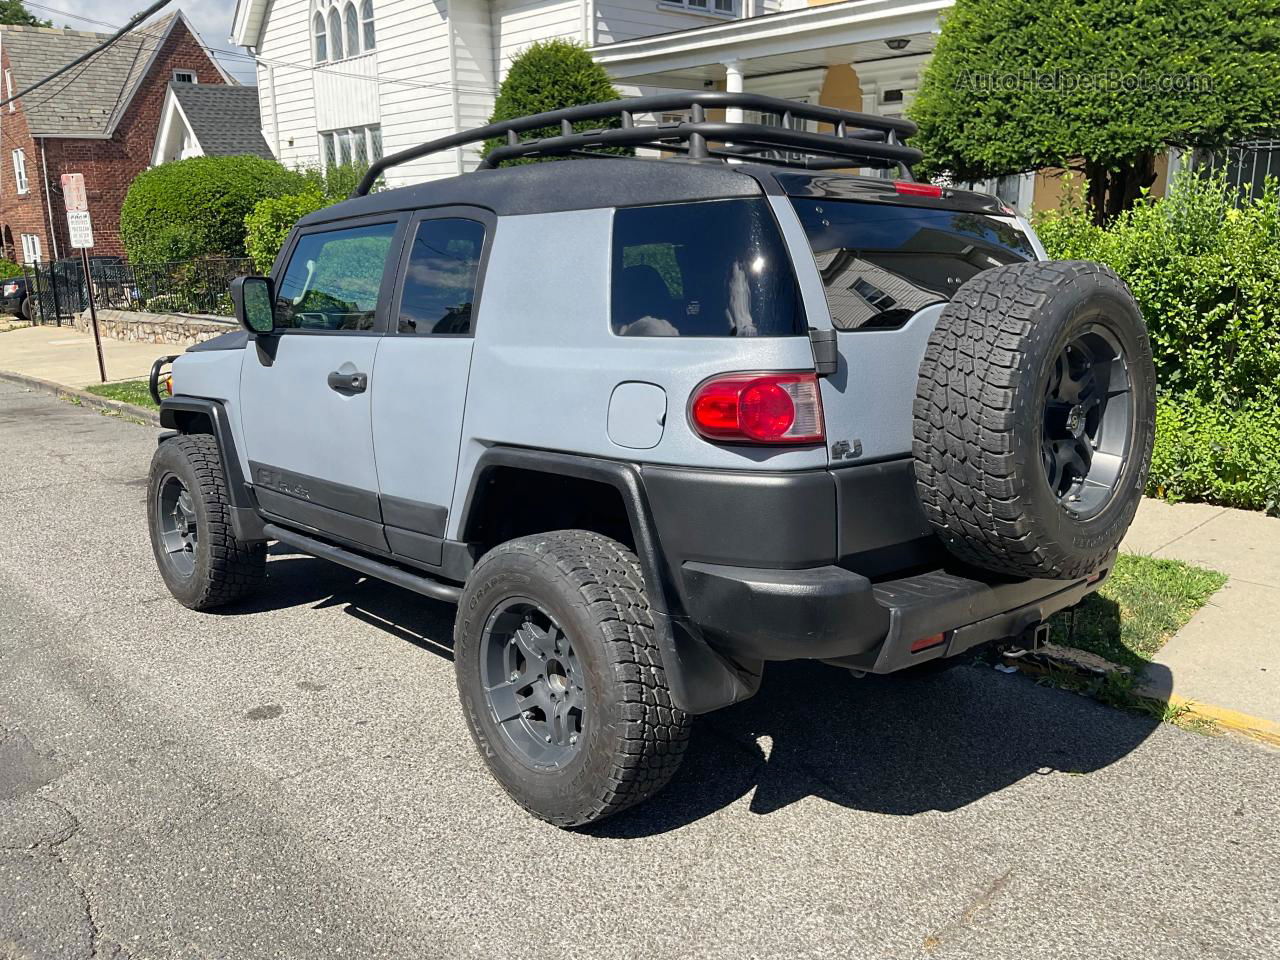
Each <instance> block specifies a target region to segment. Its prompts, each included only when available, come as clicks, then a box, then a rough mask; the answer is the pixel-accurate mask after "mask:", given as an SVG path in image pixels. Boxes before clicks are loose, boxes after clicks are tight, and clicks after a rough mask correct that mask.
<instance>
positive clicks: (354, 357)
mask: <svg viewBox="0 0 1280 960" xmlns="http://www.w3.org/2000/svg"><path fill="white" fill-rule="evenodd" d="M399 228H400V223H399V221H398V220H397V219H395V218H394V217H393V218H392V219H389V220H388V219H382V220H376V219H374V220H367V219H362V220H358V221H343V222H341V223H337V224H324V225H321V226H316V227H310V228H307V229H305V230H303V231H302V232H301V233H300V234H299V235H298V236H297V238H296V240H295V243H294V245H293V249H292V252H291V253H290V254H289V256H288V258H287V264H286V266H285V269H284V271H283V272H282V273H281V274H280V275H279V277H278V279H277V283H276V304H275V312H276V317H275V322H276V329H277V333H276V334H274V335H272V336H270V337H259V338H258V340H257V343H256V349H251V350H249V352H248V355H247V356H246V357H245V362H244V367H243V372H242V374H241V379H240V397H241V404H240V409H241V411H242V416H243V430H244V438H245V446H246V448H247V451H246V452H247V454H248V458H249V466H250V471H251V480H252V482H253V485H254V488H255V492H256V493H257V496H258V503H259V505H260V506H261V507H262V509H263V510H264V511H266V512H267V513H269V514H274V515H275V516H277V517H279V518H282V519H284V520H285V521H287V522H289V523H291V524H293V525H295V526H302V527H305V528H308V529H311V530H314V531H316V532H319V533H323V534H326V535H328V536H331V537H337V538H339V539H343V540H347V541H350V542H352V543H355V544H359V545H363V546H370V547H375V548H377V549H380V550H386V549H387V542H386V538H385V536H384V535H383V533H382V522H381V517H380V514H379V509H378V480H377V470H376V468H375V465H374V457H373V428H372V425H371V422H370V407H371V404H370V396H371V387H372V374H373V367H374V357H375V355H376V353H377V350H378V343H379V340H380V338H381V334H382V331H383V330H384V329H385V321H386V313H387V311H386V306H385V305H386V304H387V302H388V297H387V296H386V294H387V293H388V292H389V289H390V286H391V284H390V276H391V270H390V269H389V265H390V264H392V263H393V262H394V260H395V259H396V254H397V253H398V252H399V248H398V246H397V243H396V241H397V238H398V231H399ZM384 288H386V289H384Z"/></svg>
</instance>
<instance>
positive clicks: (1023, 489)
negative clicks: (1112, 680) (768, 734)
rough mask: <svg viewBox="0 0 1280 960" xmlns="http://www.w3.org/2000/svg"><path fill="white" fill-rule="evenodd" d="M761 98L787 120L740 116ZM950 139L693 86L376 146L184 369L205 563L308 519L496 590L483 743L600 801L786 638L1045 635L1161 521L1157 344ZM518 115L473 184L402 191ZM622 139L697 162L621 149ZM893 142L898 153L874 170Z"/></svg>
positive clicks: (485, 646) (928, 646)
mask: <svg viewBox="0 0 1280 960" xmlns="http://www.w3.org/2000/svg"><path fill="white" fill-rule="evenodd" d="M729 107H737V108H741V109H744V110H749V111H758V112H762V113H772V114H775V115H779V116H781V118H782V119H783V120H784V121H787V122H783V123H779V124H777V125H767V124H764V123H727V122H719V121H709V120H707V119H706V113H705V111H707V110H709V109H725V108H729ZM676 111H688V112H690V113H691V117H690V119H687V120H684V121H682V122H678V123H677V122H673V123H666V124H663V125H662V126H657V127H654V126H650V127H646V126H643V125H641V124H639V123H638V122H637V116H638V115H640V114H667V113H672V112H676ZM609 120H613V121H614V122H615V123H617V124H618V125H617V126H616V127H615V128H611V129H598V128H597V129H592V130H587V131H582V129H581V128H582V126H584V125H587V126H594V125H595V124H597V123H598V122H599V121H606V122H607V121H609ZM800 120H803V121H810V122H813V123H822V124H827V125H830V127H831V128H832V132H830V133H826V134H822V133H811V132H804V131H799V130H795V129H792V121H800ZM547 127H551V128H553V129H552V134H553V135H548V136H543V135H541V134H542V133H545V130H544V128H547ZM913 129H914V128H913V127H912V125H911V124H910V123H908V122H907V121H904V120H896V119H885V118H879V117H871V116H864V115H861V114H855V113H847V112H844V111H839V110H833V109H829V108H825V107H814V106H807V105H802V104H797V103H792V102H787V101H781V100H775V99H772V98H767V97H760V96H754V95H748V94H728V93H718V92H703V93H692V94H672V95H663V96H657V97H647V98H641V99H637V100H633V101H618V102H615V103H611V104H602V105H595V106H591V107H579V108H572V109H568V110H562V111H555V112H552V113H548V114H541V115H538V116H534V117H526V118H522V119H519V120H514V121H508V122H504V123H501V124H495V125H490V126H488V127H484V128H481V129H478V130H473V131H469V132H467V133H464V134H458V135H455V136H451V137H447V138H444V139H442V140H438V141H435V142H433V143H430V144H426V145H424V146H422V147H419V148H415V149H413V150H409V151H405V152H402V153H400V154H397V155H394V156H391V157H388V158H386V159H384V160H382V161H380V162H379V163H377V164H374V166H373V168H372V169H371V170H370V172H369V176H368V177H366V179H365V182H364V184H362V188H361V190H360V191H358V194H360V195H357V196H355V197H354V198H352V199H350V200H347V201H345V202H342V203H339V204H337V205H335V206H332V207H330V208H328V209H325V210H322V211H320V212H318V213H313V214H310V215H309V216H307V217H304V218H303V219H302V220H301V221H299V223H298V224H297V226H296V227H295V228H294V230H293V232H292V234H291V236H290V238H289V239H288V241H287V242H286V244H285V247H284V249H283V251H282V252H281V254H280V256H279V257H278V259H277V260H276V263H275V265H274V268H273V270H272V272H271V276H270V277H247V278H240V279H238V280H236V281H235V282H234V284H233V287H232V294H233V300H234V302H235V307H236V311H237V315H238V317H239V319H240V322H241V324H242V325H243V327H244V329H243V330H242V331H238V332H237V333H236V334H233V335H227V336H224V337H221V338H219V339H217V340H211V341H209V342H207V343H204V344H201V345H199V346H196V347H193V348H191V349H190V350H188V351H187V352H186V353H185V354H183V355H181V356H179V357H178V358H177V359H176V360H174V361H173V365H172V388H173V391H174V395H173V396H172V397H161V396H160V395H159V391H158V389H157V391H156V393H157V402H160V403H161V412H160V416H161V421H162V423H163V424H164V425H165V426H166V427H168V428H169V430H170V432H169V433H167V434H165V435H164V436H163V437H162V438H161V442H160V444H159V448H158V449H157V451H156V453H155V457H154V460H153V462H152V467H151V473H150V487H149V493H148V517H149V523H150V533H151V542H152V545H153V548H154V552H155V556H156V560H157V562H158V564H159V567H160V572H161V574H162V576H163V577H164V580H165V583H166V584H167V585H168V588H169V590H170V591H171V592H172V593H173V595H174V596H175V597H177V598H178V600H179V601H181V602H182V603H184V604H185V605H187V606H189V607H191V608H193V609H196V610H205V609H210V608H213V607H217V606H221V605H224V604H229V603H234V602H236V601H239V600H242V599H243V598H245V597H246V596H248V595H249V594H250V593H251V592H253V591H256V590H258V589H260V588H261V587H262V585H263V583H264V575H265V571H266V569H267V564H266V556H267V550H266V547H267V543H268V542H269V541H278V542H280V543H281V544H284V545H286V546H288V547H290V548H292V549H294V550H297V551H300V552H302V553H305V554H310V555H312V556H315V557H321V558H324V559H327V560H331V561H333V562H335V563H339V564H343V565H345V566H347V567H350V568H352V569H354V570H357V571H360V572H361V573H363V574H366V575H368V576H372V577H378V578H381V579H383V580H386V581H388V582H390V583H393V584H398V585H400V586H402V587H405V588H407V589H409V590H414V591H417V592H418V593H420V594H423V595H425V596H427V597H432V598H435V599H438V600H444V601H447V602H449V603H455V604H457V608H458V613H457V620H456V626H455V628H454V638H453V641H454V651H453V652H454V658H455V663H456V675H457V684H458V692H459V696H460V699H461V703H462V706H463V711H464V714H465V716H466V720H467V723H468V725H469V727H470V730H471V733H472V736H473V738H474V740H475V743H476V746H477V747H478V749H479V752H480V755H481V756H482V757H483V759H484V762H485V763H486V764H487V765H488V767H489V769H490V771H491V772H492V774H493V775H494V776H495V777H496V779H497V780H498V781H499V783H501V784H502V786H503V787H504V788H505V789H506V790H507V792H508V793H509V794H510V795H511V796H512V797H513V798H514V799H515V800H516V802H517V803H519V804H520V805H521V806H523V807H524V808H525V809H527V810H528V811H530V812H531V813H533V814H535V815H536V816H538V817H542V818H544V819H546V820H548V821H550V822H552V823H555V824H559V825H562V826H578V825H582V824H586V823H590V822H593V821H596V820H599V819H600V818H602V817H605V816H608V815H610V814H613V813H616V812H617V811H619V810H622V809H624V808H626V807H628V806H629V805H631V804H634V803H636V802H638V801H640V800H643V799H645V798H647V797H649V796H651V795H652V794H653V793H654V792H655V791H657V790H658V789H659V788H661V787H662V785H663V784H665V783H666V782H667V781H668V780H669V778H670V777H671V776H672V774H673V773H674V772H675V770H676V767H677V766H678V764H679V762H680V759H681V757H682V755H683V754H684V752H685V748H686V744H687V740H688V737H689V735H690V729H691V720H692V717H693V716H694V715H697V714H702V713H707V712H710V711H712V710H716V709H719V708H721V707H724V706H726V705H728V704H731V703H735V702H737V701H740V700H744V699H746V698H748V697H750V696H752V695H753V694H754V693H755V692H756V691H757V689H758V687H759V685H760V682H761V675H762V672H763V669H764V665H765V663H767V662H770V661H777V660H790V659H797V658H807V659H813V660H820V661H825V662H827V663H830V664H833V665H835V666H838V667H842V668H845V669H847V670H849V671H852V672H853V673H854V674H855V675H863V674H866V673H893V672H897V671H904V670H912V669H922V668H925V667H928V666H936V665H937V664H939V663H943V662H954V658H955V657H957V656H959V655H960V654H962V653H964V652H966V651H970V650H973V649H974V648H975V647H977V646H979V645H981V644H984V643H989V642H992V641H997V640H1002V639H1007V638H1016V639H1019V640H1021V641H1022V642H1025V643H1036V642H1038V641H1039V640H1041V639H1042V638H1043V636H1044V633H1045V631H1046V627H1045V621H1046V620H1047V619H1048V618H1049V617H1050V616H1051V615H1052V614H1053V613H1055V612H1056V611H1059V610H1061V609H1063V608H1065V607H1068V606H1070V605H1072V604H1074V603H1076V602H1078V601H1079V600H1080V599H1081V598H1083V597H1084V596H1085V595H1087V594H1088V593H1090V592H1092V591H1094V590H1096V589H1098V587H1099V585H1100V584H1101V583H1103V582H1104V580H1105V578H1106V577H1107V575H1108V573H1109V571H1110V570H1111V568H1112V565H1113V563H1114V560H1115V555H1116V548H1117V545H1118V544H1119V542H1120V539H1121V537H1122V536H1123V535H1124V532H1125V530H1126V529H1127V527H1128V526H1129V523H1130V521H1131V520H1132V518H1133V515H1134V511H1135V510H1136V507H1137V503H1138V498H1139V495H1140V493H1141V491H1142V489H1143V484H1144V479H1145V477H1146V473H1147V469H1148V465H1149V461H1150V456H1151V444H1152V437H1153V430H1154V412H1153V411H1154V391H1153V380H1154V374H1153V368H1152V362H1151V350H1150V346H1149V343H1148V339H1147V334H1146V331H1145V329H1144V327H1143V323H1142V319H1141V316H1140V314H1139V312H1138V309H1137V307H1136V305H1135V304H1134V301H1133V298H1132V297H1131V296H1130V293H1129V291H1128V289H1127V288H1126V287H1125V285H1124V284H1123V283H1122V282H1121V281H1120V280H1119V279H1118V278H1117V277H1116V276H1115V274H1114V273H1112V272H1111V271H1110V270H1108V269H1107V268H1105V267H1102V266H1098V265H1096V264H1090V263H1080V262H1057V263H1053V262H1045V261H1044V259H1043V253H1042V248H1041V247H1040V245H1039V242H1038V240H1037V239H1036V237H1035V235H1034V233H1033V232H1032V230H1031V228H1030V226H1029V225H1028V224H1027V223H1026V221H1025V220H1023V219H1021V218H1020V217H1018V216H1017V215H1016V214H1015V213H1014V211H1012V210H1011V209H1009V208H1007V207H1006V206H1004V205H1003V204H1002V203H1001V202H1000V201H999V200H997V199H996V198H994V197H990V196H986V195H983V194H978V193H972V192H968V191H964V190H955V189H951V188H947V187H939V186H935V185H932V184H928V183H919V182H916V181H914V180H912V179H911V178H910V175H909V169H908V167H907V165H908V164H910V163H911V162H913V161H915V160H917V159H918V158H919V153H918V152H916V151H914V150H913V149H911V148H910V147H908V146H906V145H904V144H903V142H902V140H903V138H904V137H906V136H909V135H910V133H911V132H912V131H913ZM535 130H536V131H539V134H538V136H539V139H536V140H526V139H522V138H521V134H526V133H528V132H530V131H535ZM555 130H559V131H560V132H559V133H555ZM488 138H499V139H500V141H503V140H505V144H506V145H504V146H501V147H498V148H496V149H494V150H492V151H490V152H489V153H488V154H487V156H486V158H485V159H484V160H483V161H482V163H481V168H480V169H478V170H476V171H475V172H472V173H468V174H465V175H463V176H459V177H455V178H452V179H448V180H440V181H436V182H432V183H426V184H422V185H420V186H412V187H406V188H403V189H398V190H390V191H385V192H379V193H375V194H372V195H365V192H366V191H367V189H368V185H369V184H370V183H372V182H373V180H374V178H376V177H377V176H378V174H379V173H380V172H381V171H382V170H383V169H385V168H386V167H388V166H390V165H393V164H396V163H401V162H405V161H408V160H412V159H416V158H419V157H422V156H425V155H427V154H430V153H433V152H436V151H440V150H452V149H454V148H456V147H458V146H459V145H461V144H465V143H468V142H480V141H484V140H486V139H488ZM618 146H648V147H651V148H657V149H659V150H662V151H664V152H665V153H666V154H667V158H666V159H635V158H623V157H616V156H612V157H605V156H596V155H593V151H597V150H599V149H601V148H608V147H618ZM672 154H679V155H677V156H672ZM566 156H569V157H572V159H562V160H560V162H554V163H537V164H526V165H518V166H514V167H510V168H506V169H492V168H493V167H495V166H498V165H500V164H501V163H502V162H503V161H505V160H510V159H525V158H530V157H537V158H548V157H559V158H563V157H566ZM876 166H879V167H883V168H886V169H889V170H897V171H898V178H897V179H886V178H880V177H870V176H858V175H855V174H853V173H850V172H847V168H850V167H855V168H856V167H876ZM157 372H158V371H157ZM267 582H268V583H269V581H267ZM797 694H800V695H802V691H797ZM825 722H826V720H825V719H824V718H822V717H814V726H815V731H820V728H821V725H822V724H823V723H825ZM815 735H816V736H817V735H820V732H815ZM423 775H429V774H428V773H427V772H426V771H424V774H423Z"/></svg>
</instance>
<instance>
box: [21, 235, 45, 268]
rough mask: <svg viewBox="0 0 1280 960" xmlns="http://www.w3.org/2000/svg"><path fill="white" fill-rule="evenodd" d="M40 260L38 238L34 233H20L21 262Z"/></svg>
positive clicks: (36, 261) (28, 262)
mask: <svg viewBox="0 0 1280 960" xmlns="http://www.w3.org/2000/svg"><path fill="white" fill-rule="evenodd" d="M40 260H41V250H40V238H39V237H38V236H36V235H35V234H34V233H24V234H23V235H22V262H23V263H27V264H31V263H39V262H40Z"/></svg>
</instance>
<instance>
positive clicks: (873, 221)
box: [792, 197, 1035, 330]
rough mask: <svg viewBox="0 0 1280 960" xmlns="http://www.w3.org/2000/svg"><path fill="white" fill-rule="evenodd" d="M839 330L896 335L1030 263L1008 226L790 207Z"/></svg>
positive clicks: (1026, 245) (893, 210)
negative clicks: (977, 283)
mask: <svg viewBox="0 0 1280 960" xmlns="http://www.w3.org/2000/svg"><path fill="white" fill-rule="evenodd" d="M792 203H793V204H794V205H795V208H796V213H798V214H799V215H800V222H801V223H803V224H804V229H805V233H806V234H808V236H809V243H810V245H811V246H812V247H813V255H814V259H816V260H817V262H818V270H819V272H820V273H821V274H822V283H823V286H824V287H825V288H826V292H827V305H828V306H829V307H830V309H831V321H832V323H833V324H834V325H835V327H836V329H837V330H858V329H861V328H875V327H894V326H898V325H900V324H903V323H905V322H906V321H907V320H908V319H910V317H911V315H912V314H913V313H915V312H916V311H917V310H919V309H920V308H921V307H925V306H928V305H929V304H931V303H940V302H944V301H947V300H950V299H951V298H952V297H953V296H954V295H955V292H956V290H957V289H959V287H960V285H961V284H962V283H964V282H965V281H966V280H968V279H969V278H970V277H972V276H973V275H974V274H977V273H981V272H982V271H983V270H989V269H990V268H992V267H999V266H1002V265H1004V264H1006V263H1017V262H1019V261H1021V260H1030V259H1033V258H1034V257H1035V253H1034V252H1033V251H1032V249H1031V242H1030V241H1029V240H1028V238H1027V235H1026V234H1025V233H1023V231H1022V230H1021V229H1020V228H1019V227H1018V226H1017V225H1016V222H1015V221H1014V220H1013V219H1012V218H1002V217H992V216H987V215H985V214H979V213H959V212H956V211H953V210H934V209H928V208H924V207H907V206H901V205H896V204H887V203H859V202H858V201H856V200H826V199H821V200H814V199H810V198H807V197H806V198H795V199H793V200H792Z"/></svg>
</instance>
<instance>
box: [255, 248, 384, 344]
mask: <svg viewBox="0 0 1280 960" xmlns="http://www.w3.org/2000/svg"><path fill="white" fill-rule="evenodd" d="M395 232H396V225H395V224H394V223H377V224H371V225H370V226H367V227H348V228H347V229H345V230H326V231H324V232H322V233H309V234H307V235H306V236H304V237H302V238H301V239H300V240H299V241H298V245H297V246H296V247H294V250H293V256H292V257H290V258H289V266H288V268H287V269H286V270H285V272H284V277H283V279H282V280H281V281H280V284H279V286H278V287H277V289H276V326H277V327H284V328H293V329H297V330H372V329H373V322H374V313H375V312H376V310H377V308H378V290H379V289H380V288H381V286H382V275H383V273H384V272H385V270H386V266H387V252H388V251H389V250H390V249H391V238H392V237H393V236H395Z"/></svg>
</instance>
